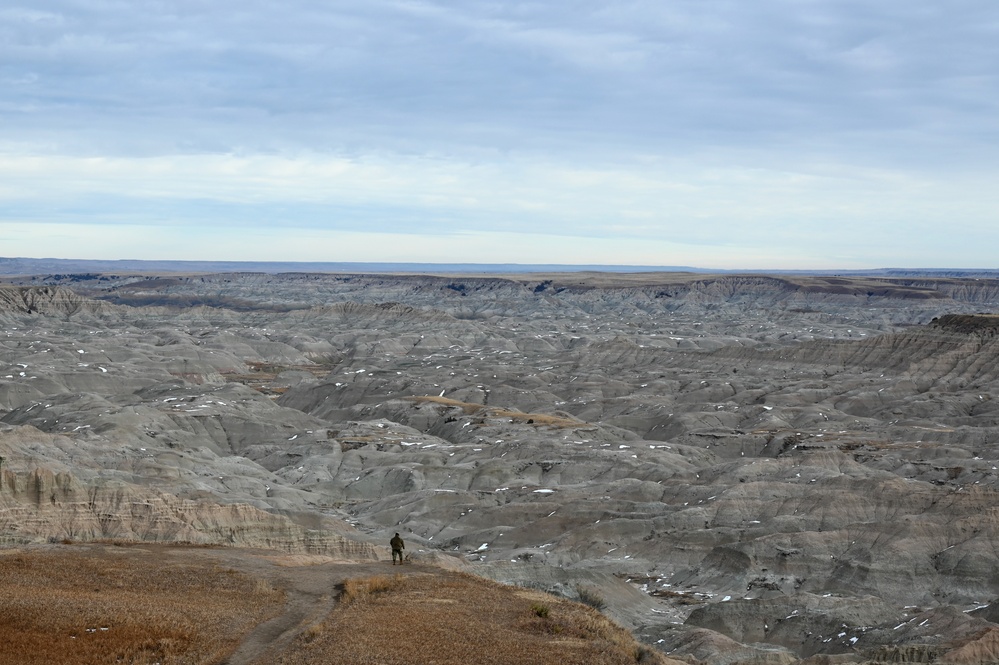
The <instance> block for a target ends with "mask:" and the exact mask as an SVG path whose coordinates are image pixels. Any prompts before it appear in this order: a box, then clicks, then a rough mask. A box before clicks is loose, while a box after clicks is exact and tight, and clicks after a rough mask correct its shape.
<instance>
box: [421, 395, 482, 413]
mask: <svg viewBox="0 0 999 665" xmlns="http://www.w3.org/2000/svg"><path fill="white" fill-rule="evenodd" d="M406 399H408V400H410V401H411V402H416V403H418V404H422V403H424V402H433V403H434V404H443V405H444V406H456V407H458V408H459V409H461V410H462V411H464V412H465V413H466V414H468V415H471V414H473V413H478V412H479V411H481V410H482V409H484V408H485V407H484V406H483V405H482V404H472V403H471V402H462V401H460V400H456V399H451V398H450V397H434V396H433V395H418V396H416V397H407V398H406Z"/></svg>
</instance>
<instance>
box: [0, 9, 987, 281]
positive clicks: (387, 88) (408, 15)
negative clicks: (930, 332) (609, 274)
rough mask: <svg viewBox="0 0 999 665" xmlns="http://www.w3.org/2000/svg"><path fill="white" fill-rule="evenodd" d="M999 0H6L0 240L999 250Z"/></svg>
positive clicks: (472, 256)
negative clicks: (750, 0) (940, 0)
mask: <svg viewBox="0 0 999 665" xmlns="http://www.w3.org/2000/svg"><path fill="white" fill-rule="evenodd" d="M996 248H999V4H997V3H996V2H995V0H949V1H948V2H939V0H934V1H933V2H927V1H924V0H878V1H877V2H870V0H753V1H752V2H748V1H746V0H656V1H651V0H650V1H643V0H618V1H616V2H593V1H591V0H571V1H568V0H564V1H563V0H547V1H546V0H540V1H535V2H515V1H507V2H504V1H495V0H494V1H478V0H463V1H460V2H459V1H456V0H434V1H432V0H364V1H363V2H339V1H337V0H330V1H319V0H280V1H276V0H275V1H270V0H239V1H238V2H236V1H234V0H176V1H171V0H156V1H150V0H53V1H49V0H31V1H30V2H26V1H22V0H6V1H5V2H4V3H2V5H0V256H6V257H36V258H79V259H156V260H164V259H176V260H218V261H222V260H229V261H331V262H335V261H372V262H430V263H524V264H542V263H543V264H568V265H572V264H604V265H643V266H656V265H661V266H677V265H683V266H696V267H701V268H720V269H730V270H731V269H736V270H737V269H753V270H765V269H816V270H829V269H868V268H884V267H902V268H999V258H997V257H999V253H997V252H996Z"/></svg>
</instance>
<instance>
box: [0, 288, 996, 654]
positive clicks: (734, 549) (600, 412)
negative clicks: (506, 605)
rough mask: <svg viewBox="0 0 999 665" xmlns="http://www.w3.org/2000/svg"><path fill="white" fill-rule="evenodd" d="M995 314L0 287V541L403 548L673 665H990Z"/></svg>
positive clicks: (876, 291)
mask: <svg viewBox="0 0 999 665" xmlns="http://www.w3.org/2000/svg"><path fill="white" fill-rule="evenodd" d="M997 302H999V282H997V281H995V280H987V279H968V280H962V279H956V278H945V279H928V278H925V277H918V276H916V277H912V278H905V279H884V278H849V279H847V278H837V277H786V276H785V277H779V278H778V277H765V276H723V277H712V276H703V275H683V274H661V275H655V274H642V275H600V274H575V275H571V274H565V275H526V276H503V277H498V276H497V277H471V276H468V275H463V276H450V277H449V276H444V277H432V276H402V275H399V276H393V275H320V274H315V275H312V274H288V275H263V274H229V275H188V276H178V275H163V276H157V277H151V276H126V275H103V276H86V277H85V278H84V277H74V276H72V275H64V276H59V277H45V276H38V277H36V278H34V279H26V280H24V282H23V284H11V285H10V286H9V287H0V423H2V424H0V455H2V456H3V457H4V458H5V460H4V462H3V466H2V471H0V473H2V476H0V481H2V482H0V539H2V540H3V541H4V542H7V543H16V542H26V541H31V540H39V539H42V540H44V539H47V538H72V539H95V538H112V539H113V538H128V539H139V540H143V539H145V540H188V541H194V542H221V543H237V544H248V545H263V546H269V547H279V548H282V549H286V550H288V551H309V552H321V553H326V554H333V555H337V556H345V557H353V558H357V557H362V558H363V557H373V556H376V555H377V553H378V551H379V549H378V548H380V547H383V546H384V543H386V542H387V540H388V537H389V536H390V535H391V534H392V533H393V532H395V531H399V532H401V533H403V535H404V536H405V537H406V539H407V543H408V545H407V547H408V550H409V551H411V552H412V553H413V555H414V556H418V557H426V558H435V559H441V558H442V557H446V556H448V555H450V556H456V557H460V559H461V560H463V561H464V563H465V564H466V565H469V566H471V567H472V569H473V571H474V572H477V573H479V574H482V575H487V576H491V577H494V578H496V579H500V580H503V581H509V582H515V583H519V584H525V585H529V586H534V587H538V588H542V589H547V590H550V591H553V592H555V593H561V594H564V595H568V596H571V597H576V596H578V594H579V593H580V590H581V589H582V590H583V591H584V593H586V592H589V593H596V594H597V595H600V596H601V597H603V599H604V601H605V602H606V603H607V609H606V611H607V612H608V613H609V614H611V616H614V617H615V618H617V619H618V620H619V621H621V622H622V623H624V624H625V625H628V626H629V627H631V628H633V629H635V630H636V631H637V633H638V634H639V635H641V636H642V638H643V639H644V640H645V641H647V642H649V643H651V644H654V645H656V646H657V647H658V648H660V649H662V650H663V651H664V652H668V653H671V654H672V655H674V656H677V655H687V656H689V657H693V658H699V659H702V660H706V661H709V662H713V663H715V662H717V663H732V662H759V663H763V662H766V663H783V662H793V661H795V660H797V659H803V658H807V657H810V656H813V655H816V654H828V655H836V654H840V655H841V658H842V659H845V661H846V662H861V661H863V660H864V659H881V660H892V659H894V660H895V661H896V662H898V661H899V659H903V660H904V659H908V660H910V661H911V662H916V661H918V662H928V661H929V660H931V659H934V658H940V659H944V660H946V659H950V661H951V662H991V661H990V660H989V658H992V657H993V656H994V654H997V653H999V626H996V625H995V624H993V623H992V622H991V620H992V619H996V617H997V616H999V614H997V611H996V610H995V609H994V608H993V607H992V603H993V601H995V600H996V599H997V597H999V554H997V552H996V550H995V547H994V543H995V542H996V538H997V536H999V511H997V505H996V504H997V501H999V487H997V485H999V475H997V474H999V470H997V467H999V444H997V442H999V407H997V406H996V401H995V400H994V398H995V397H996V395H997V394H999V391H997V379H999V376H997V375H999V370H997V369H996V368H997V366H999V365H997V362H996V361H997V356H999V337H997V335H996V333H997V331H999V323H997V320H996V319H993V318H991V317H988V316H982V315H980V313H982V312H990V311H995V310H996V307H997V304H996V303H997ZM951 315H961V316H951ZM990 654H991V655H990ZM920 659H921V660H920Z"/></svg>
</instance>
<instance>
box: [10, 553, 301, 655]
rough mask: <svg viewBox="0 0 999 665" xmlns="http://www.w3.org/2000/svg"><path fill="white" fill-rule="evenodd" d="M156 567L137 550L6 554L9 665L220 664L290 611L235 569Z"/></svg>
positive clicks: (197, 565) (277, 595)
mask: <svg viewBox="0 0 999 665" xmlns="http://www.w3.org/2000/svg"><path fill="white" fill-rule="evenodd" d="M150 559H151V558H150V557H149V556H148V555H143V553H142V552H139V551H128V550H122V551H119V552H114V553H108V552H103V551H99V550H80V551H72V550H69V551H67V550H66V549H63V550H61V551H57V552H41V551H24V552H8V553H2V554H0V590H2V594H0V663H2V664H4V665H6V664H11V665H13V664H15V663H16V664H17V665H35V664H37V665H42V664H43V663H44V664H46V665H48V664H51V663H74V664H77V665H91V664H98V663H150V664H151V663H164V664H166V663H184V664H188V663H190V664H192V665H193V664H200V663H204V664H208V663H218V662H220V661H221V660H222V659H223V658H225V657H226V656H227V655H228V654H229V653H230V652H231V651H232V650H233V649H234V648H235V647H236V646H237V644H238V642H239V640H240V639H241V638H242V636H243V635H244V634H245V633H246V632H247V631H248V630H249V629H251V628H252V627H253V626H255V625H256V624H257V623H259V622H260V621H262V620H264V619H266V618H269V617H270V616H273V615H275V614H276V613H277V611H278V610H279V608H280V606H281V604H282V602H283V594H282V593H281V592H279V591H275V590H273V589H272V588H271V587H270V585H269V584H267V583H265V582H263V581H262V580H258V579H255V578H252V577H249V576H246V575H243V574H240V573H237V572H235V571H232V570H228V569H224V568H220V567H218V566H215V565H212V564H210V563H178V564H170V565H168V566H158V565H157V562H156V561H152V560H150ZM157 561H158V560H157Z"/></svg>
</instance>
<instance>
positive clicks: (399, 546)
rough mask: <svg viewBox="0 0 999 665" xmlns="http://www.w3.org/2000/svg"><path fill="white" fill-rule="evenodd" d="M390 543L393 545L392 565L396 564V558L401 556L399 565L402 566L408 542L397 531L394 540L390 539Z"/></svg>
mask: <svg viewBox="0 0 999 665" xmlns="http://www.w3.org/2000/svg"><path fill="white" fill-rule="evenodd" d="M389 545H391V546H392V565H393V566H394V565H395V558H396V557H399V565H400V566H401V565H402V561H403V559H402V551H403V550H404V549H406V543H404V542H403V541H402V538H400V537H399V534H398V533H397V534H395V536H393V538H392V540H390V541H389Z"/></svg>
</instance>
